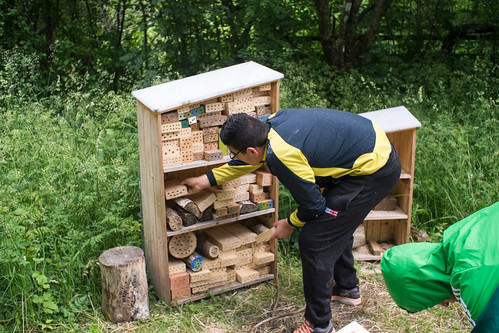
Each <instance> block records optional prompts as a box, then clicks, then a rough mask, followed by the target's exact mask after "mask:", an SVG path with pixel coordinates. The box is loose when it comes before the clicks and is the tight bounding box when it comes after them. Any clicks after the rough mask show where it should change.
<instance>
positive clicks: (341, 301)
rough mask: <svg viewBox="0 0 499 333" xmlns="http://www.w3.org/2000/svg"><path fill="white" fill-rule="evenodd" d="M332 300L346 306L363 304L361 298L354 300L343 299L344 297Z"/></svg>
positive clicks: (336, 297)
mask: <svg viewBox="0 0 499 333" xmlns="http://www.w3.org/2000/svg"><path fill="white" fill-rule="evenodd" d="M331 300H333V301H337V302H340V303H343V304H346V305H353V306H355V305H359V304H360V303H362V300H361V299H360V298H359V299H353V298H348V297H342V296H332V297H331Z"/></svg>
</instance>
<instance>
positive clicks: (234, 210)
mask: <svg viewBox="0 0 499 333" xmlns="http://www.w3.org/2000/svg"><path fill="white" fill-rule="evenodd" d="M232 199H233V200H235V199H234V198H232ZM227 211H228V214H229V215H234V214H236V215H239V213H240V211H241V206H239V205H238V204H237V203H235V202H234V203H232V204H230V205H227Z"/></svg>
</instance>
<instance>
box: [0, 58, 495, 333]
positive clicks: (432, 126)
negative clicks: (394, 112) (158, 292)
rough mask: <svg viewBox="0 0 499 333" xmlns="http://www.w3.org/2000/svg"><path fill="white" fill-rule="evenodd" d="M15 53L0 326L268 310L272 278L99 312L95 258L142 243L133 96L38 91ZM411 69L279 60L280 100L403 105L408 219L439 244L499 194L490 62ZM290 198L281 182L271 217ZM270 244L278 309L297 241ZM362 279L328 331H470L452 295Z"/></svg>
mask: <svg viewBox="0 0 499 333" xmlns="http://www.w3.org/2000/svg"><path fill="white" fill-rule="evenodd" d="M4 61H7V62H8V61H9V60H8V59H6V60H5V59H4ZM10 61H11V62H10V63H9V66H5V67H4V71H3V72H0V75H1V76H2V80H0V107H1V110H0V124H1V126H2V135H1V136H0V305H1V306H0V331H2V329H3V330H5V331H8V332H21V331H24V332H29V331H61V332H66V331H73V332H80V331H81V332H116V331H125V332H126V331H137V332H155V331H164V332H186V331H192V332H210V330H211V331H213V332H217V330H218V331H219V332H223V330H225V332H236V331H239V332H244V331H249V330H250V329H251V328H252V327H253V326H254V325H256V324H258V323H259V322H261V321H262V320H264V319H266V318H269V317H270V316H271V313H272V306H273V302H274V300H275V297H276V293H277V286H276V284H275V282H268V283H264V284H261V285H258V286H257V287H254V288H250V289H248V290H240V291H236V292H233V293H228V294H226V295H220V296H215V297H212V298H209V299H206V300H202V301H199V302H196V303H192V304H185V305H182V306H178V307H167V306H165V304H164V303H162V302H160V301H158V300H157V299H156V298H155V295H154V292H153V291H152V289H151V293H150V296H151V309H152V315H151V317H150V318H149V319H148V320H146V321H144V322H139V323H130V324H123V325H111V324H109V323H107V322H106V321H104V320H103V317H102V314H101V313H100V297H101V294H100V293H101V291H100V274H99V267H98V264H97V258H98V256H99V255H100V254H101V253H102V252H103V251H105V250H107V249H109V248H111V247H114V246H123V245H136V246H141V245H142V230H141V228H142V226H141V215H140V206H141V203H140V191H139V180H138V179H139V177H138V169H139V166H138V161H139V158H138V148H137V146H138V142H137V141H138V140H137V130H136V113H135V101H134V100H133V98H131V96H130V94H129V92H127V93H125V94H124V95H115V94H104V93H101V92H98V91H86V90H80V91H66V90H65V89H64V88H63V87H58V86H55V87H47V88H46V89H44V88H43V87H38V86H35V85H33V84H30V82H31V81H30V80H31V76H32V75H33V73H34V72H36V71H35V69H36V64H31V63H30V62H29V61H20V60H19V59H17V58H16V59H15V60H10ZM18 64H19V65H18ZM20 64H29V66H27V67H26V69H23V68H19V67H16V66H20ZM413 66H414V67H410V66H408V67H405V68H402V67H401V68H398V69H390V70H388V71H385V73H386V75H384V76H379V75H378V76H377V75H376V69H371V71H367V70H366V71H364V72H362V73H361V72H355V71H350V72H348V73H340V72H331V71H327V70H326V69H325V68H315V66H313V65H307V64H293V65H292V64H283V68H280V69H278V70H281V71H282V72H284V73H285V75H286V76H285V79H284V80H283V81H282V85H281V89H282V90H281V92H282V94H281V107H310V106H314V107H316V106H320V107H332V108H337V109H343V110H347V111H352V112H365V111H369V110H376V109H382V108H387V107H393V106H398V105H405V106H406V107H407V108H408V109H409V110H410V111H411V112H412V113H413V114H414V115H415V116H416V117H417V118H418V119H419V120H420V121H421V123H422V125H423V126H422V127H421V128H420V129H419V130H418V143H417V152H416V176H415V185H414V212H413V222H414V224H415V225H416V226H417V227H418V228H421V229H424V230H425V231H427V232H428V233H429V234H430V238H431V239H432V240H438V238H439V237H440V235H441V232H442V230H444V228H445V227H446V226H447V225H449V224H451V223H453V222H456V221H458V220H459V219H461V218H463V217H465V216H467V215H469V214H471V213H473V212H475V211H476V210H478V209H480V208H482V207H485V206H488V205H490V204H491V203H493V202H495V201H497V200H498V199H499V193H498V188H499V178H498V177H497V175H498V174H499V163H498V160H497V159H498V155H499V153H498V151H497V142H499V132H498V131H497V128H498V127H499V124H498V119H499V115H498V111H497V102H498V99H497V96H498V95H499V94H498V91H497V89H498V88H497V84H496V83H497V82H496V81H497V80H496V74H495V70H496V69H495V68H494V67H493V66H491V65H490V64H487V63H482V62H480V61H475V62H468V63H466V64H464V63H463V64H461V65H460V66H455V65H454V66H453V65H449V64H431V65H428V64H419V65H418V64H415V65H413ZM5 71H11V72H9V73H6V72H5ZM370 73H374V74H370ZM23 75H25V77H22V76H23ZM11 77H18V78H21V77H22V80H21V79H19V80H11V79H9V78H11ZM77 79H78V78H74V80H73V81H74V82H78V80H77ZM82 86H83V85H82ZM49 90H51V94H48V91H49ZM293 204H294V202H293V200H292V198H289V196H286V192H285V191H284V190H283V191H282V192H281V200H280V208H281V209H282V211H281V210H280V212H279V214H280V215H281V216H284V215H286V214H287V212H289V211H291V210H292V209H293ZM279 250H280V255H281V257H280V261H279V271H280V275H279V287H280V297H279V307H278V309H277V312H278V313H289V312H292V311H294V310H297V309H300V308H301V307H302V306H303V297H302V294H301V280H300V268H299V263H298V259H296V258H297V253H296V245H295V244H294V243H293V242H292V241H281V244H280V247H279ZM360 275H361V279H362V281H363V284H362V285H363V287H362V288H363V290H362V291H363V293H364V294H365V295H366V297H365V305H364V306H361V307H359V308H355V309H351V308H345V309H343V308H341V307H337V306H335V313H337V315H336V317H335V318H334V320H335V325H336V326H337V327H341V325H343V324H346V321H348V320H352V319H353V318H354V319H356V320H358V321H359V322H361V323H362V324H363V325H364V326H365V327H366V328H368V329H369V330H370V331H371V332H409V331H410V332H425V331H426V332H428V331H432V332H439V331H442V332H443V331H446V332H461V331H464V330H468V329H469V327H468V326H467V324H466V323H465V322H464V323H463V317H462V313H461V311H460V309H459V308H458V307H456V306H454V305H453V306H452V307H451V308H450V309H447V310H445V311H444V310H442V309H440V308H435V309H431V310H428V311H424V312H422V313H420V314H416V315H407V314H406V313H403V312H401V311H400V310H398V309H397V308H396V307H395V306H394V304H393V303H392V302H391V299H390V298H389V296H388V295H387V294H386V290H384V287H383V283H382V280H381V278H380V276H379V274H367V275H363V273H361V274H360ZM391 317H393V318H391ZM301 320H302V314H296V315H293V316H289V317H282V318H280V319H278V320H275V321H273V322H272V323H269V324H265V325H262V326H261V327H260V329H259V331H260V332H265V331H266V330H267V331H269V332H270V331H272V332H285V331H286V330H288V331H289V330H291V329H292V328H294V327H295V326H297V325H298V324H299V323H300V322H301ZM269 325H270V326H269Z"/></svg>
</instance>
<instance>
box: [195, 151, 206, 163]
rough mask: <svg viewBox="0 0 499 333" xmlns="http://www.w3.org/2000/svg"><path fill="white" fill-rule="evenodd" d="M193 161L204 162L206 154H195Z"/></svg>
mask: <svg viewBox="0 0 499 333" xmlns="http://www.w3.org/2000/svg"><path fill="white" fill-rule="evenodd" d="M192 160H193V161H201V160H204V152H196V153H195V152H193V153H192Z"/></svg>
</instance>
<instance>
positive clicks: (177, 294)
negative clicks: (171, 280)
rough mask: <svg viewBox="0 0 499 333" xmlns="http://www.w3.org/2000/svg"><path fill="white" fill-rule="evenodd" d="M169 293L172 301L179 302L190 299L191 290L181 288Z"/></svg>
mask: <svg viewBox="0 0 499 333" xmlns="http://www.w3.org/2000/svg"><path fill="white" fill-rule="evenodd" d="M170 293H171V298H172V300H174V301H180V300H183V299H186V298H189V297H191V288H190V287H187V288H182V289H172V290H171V291H170Z"/></svg>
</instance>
